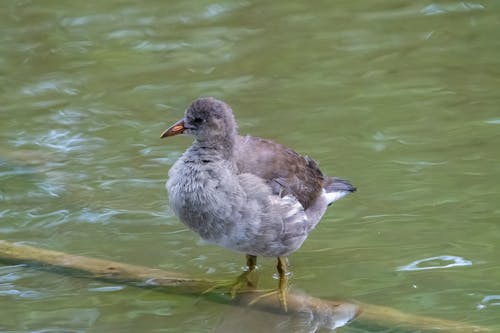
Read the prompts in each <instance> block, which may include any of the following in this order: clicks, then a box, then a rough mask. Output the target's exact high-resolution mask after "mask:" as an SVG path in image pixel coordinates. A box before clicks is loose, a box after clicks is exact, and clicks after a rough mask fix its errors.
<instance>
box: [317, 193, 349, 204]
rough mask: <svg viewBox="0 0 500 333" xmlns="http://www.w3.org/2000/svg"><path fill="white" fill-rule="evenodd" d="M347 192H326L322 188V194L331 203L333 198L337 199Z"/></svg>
mask: <svg viewBox="0 0 500 333" xmlns="http://www.w3.org/2000/svg"><path fill="white" fill-rule="evenodd" d="M347 194H349V191H335V192H326V191H325V190H323V194H322V196H324V197H325V199H326V201H327V202H328V203H329V204H331V203H332V202H334V201H335V200H338V199H340V198H342V197H344V196H346V195H347Z"/></svg>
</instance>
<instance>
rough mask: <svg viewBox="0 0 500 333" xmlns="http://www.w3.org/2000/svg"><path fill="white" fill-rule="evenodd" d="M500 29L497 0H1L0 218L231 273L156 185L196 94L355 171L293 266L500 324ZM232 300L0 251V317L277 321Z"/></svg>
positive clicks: (334, 285)
mask: <svg viewBox="0 0 500 333" xmlns="http://www.w3.org/2000/svg"><path fill="white" fill-rule="evenodd" d="M499 29H500V5H499V4H498V3H497V2H494V1H490V2H459V1H439V2H434V3H433V2H430V1H420V2H407V3H405V2H394V1H388V0H380V1H371V0H370V1H368V0H365V1H355V2H354V1H353V2H351V1H335V2H333V1H318V2H314V3H306V2H303V3H300V2H289V1H273V2H265V1H234V2H232V1H220V2H210V1H196V2H195V1H182V2H172V1H150V2H135V1H127V0H125V1H109V2H103V1H95V0H89V1H85V2H62V1H38V2H35V1H8V0H4V1H2V2H1V3H0V32H1V34H0V137H1V146H0V239H4V240H8V241H11V242H21V243H25V244H29V245H33V246H38V247H43V248H47V249H53V250H60V251H64V252H68V253H73V254H80V255H86V256H93V257H99V258H105V259H111V260H116V261H121V262H127V263H133V264H140V265H145V266H150V267H159V268H164V269H171V270H179V271H182V272H186V273H189V274H193V275H197V276H206V277H209V278H214V279H215V278H230V277H232V276H235V275H237V274H239V273H240V272H241V269H242V266H243V263H244V258H243V256H242V255H240V254H236V253H231V252H229V251H227V250H224V249H221V248H218V247H215V246H212V245H207V244H203V243H202V242H200V241H199V239H198V237H197V236H196V235H195V234H193V233H192V232H190V231H188V230H186V228H185V227H183V225H181V224H180V222H179V221H178V220H177V218H175V217H174V216H173V214H172V212H171V211H170V209H169V207H168V201H167V195H166V191H165V189H164V182H165V179H166V174H167V171H168V169H169V167H170V166H171V165H172V163H173V162H174V161H175V160H176V158H177V157H178V156H179V155H180V154H181V152H182V151H183V150H184V149H185V148H186V147H187V146H188V145H189V144H190V139H189V138H188V137H175V138H171V139H169V140H167V141H162V140H159V134H160V133H161V131H162V130H163V129H165V127H166V126H167V125H169V124H170V123H172V122H173V121H175V120H177V119H178V118H179V117H180V116H181V114H182V112H183V109H184V108H185V107H186V106H187V105H188V104H189V103H190V101H191V100H193V99H194V98H196V97H198V96H201V95H203V96H207V95H211V96H215V97H217V98H221V99H223V100H225V101H227V102H228V103H229V104H230V105H231V106H232V107H233V109H234V111H235V114H236V117H237V120H238V123H239V131H240V132H241V133H243V134H246V133H251V134H253V135H257V136H262V137H267V138H271V139H273V140H275V141H278V142H280V143H283V144H286V145H288V146H291V147H293V148H294V149H295V150H297V151H298V152H300V153H303V154H307V155H309V156H311V157H312V158H314V159H316V160H317V161H319V163H320V165H321V167H322V169H323V170H324V172H325V173H327V174H330V175H337V176H341V177H343V178H346V179H349V180H350V181H351V182H353V183H354V184H355V185H356V186H357V187H358V192H357V193H356V194H355V195H352V196H349V197H346V198H344V199H342V200H340V201H339V202H337V203H335V205H334V206H333V207H332V208H330V209H329V211H328V213H327V214H326V215H325V217H324V218H323V220H322V222H321V223H320V224H319V225H318V227H317V229H316V230H315V231H313V232H312V233H311V234H310V236H309V239H308V240H307V241H306V242H305V244H304V245H303V247H302V248H301V249H300V250H299V251H297V252H296V253H294V254H293V255H292V256H291V258H290V260H291V264H292V267H291V269H292V271H293V288H295V289H296V290H300V291H302V292H305V293H308V294H310V295H314V296H317V297H322V298H332V299H339V298H342V299H345V298H348V299H356V300H360V301H363V302H367V303H374V304H380V305H385V306H390V307H394V308H397V309H399V310H402V311H404V312H408V313H413V314H420V315H428V316H435V317H440V318H446V319H450V320H456V321H460V322H466V323H471V324H478V325H484V326H489V327H492V328H493V329H494V330H500V319H499V318H500V259H499V254H500V245H499V244H500V241H499V240H500V225H499V223H500V208H499V203H500V156H499V155H500V154H499V151H500V150H499V145H500V109H499V105H500V56H499V54H500V39H499V38H498V32H499V31H500V30H499ZM443 256H450V257H443ZM435 257H438V258H437V259H433V258H435ZM445 259H446V260H445ZM448 259H452V260H448ZM418 261H423V262H420V263H418ZM412 263H413V264H414V265H413V266H412ZM453 263H455V264H456V265H455V266H453V265H451V267H448V265H449V264H453ZM274 265H275V262H274V260H272V259H266V260H261V261H260V275H261V282H262V284H263V285H264V286H267V287H272V286H274V285H275V284H276V281H275V280H273V278H272V275H273V273H274ZM401 267H403V268H401ZM424 268H426V269H424ZM246 315H248V314H247V313H242V312H238V311H235V310H234V309H232V308H231V307H228V306H224V305H221V304H213V303H210V302H209V301H207V300H203V299H198V298H193V297H184V296H179V295H169V294H165V293H159V292H155V291H151V290H143V289H138V288H134V287H130V286H116V285H110V284H106V283H104V282H98V281H92V280H85V279H79V278H76V277H68V276H63V275H57V274H53V273H49V272H43V271H39V270H36V269H33V268H27V267H21V266H7V265H2V266H0V331H2V332H186V331H187V332H226V331H231V330H232V329H231V328H228V327H232V326H231V321H234V322H236V323H240V321H239V320H241V324H237V325H236V326H234V323H233V327H238V328H239V330H240V332H243V331H249V332H262V331H268V330H269V329H270V327H275V326H276V327H278V328H276V329H273V330H276V331H279V327H281V328H286V325H284V324H283V325H281V323H278V324H276V323H275V322H272V321H271V322H266V321H265V320H264V319H263V318H261V317H260V316H263V314H260V313H253V314H252V315H251V317H250V319H249V318H247V317H245V316H246ZM281 320H283V319H281ZM228 322H229V324H228ZM264 323H265V325H268V326H265V327H263V325H264ZM238 325H240V326H238ZM269 325H271V326H269ZM273 325H274V326H273ZM280 325H281V326H280ZM293 330H295V331H304V332H307V328H294V329H293ZM282 331H290V329H289V328H287V330H285V329H282ZM375 331H377V330H376V329H375V328H370V327H366V326H363V325H359V324H356V323H354V324H352V325H351V326H348V327H344V328H341V329H339V332H375ZM384 332H400V330H399V329H398V328H391V327H388V328H386V330H385V331H384Z"/></svg>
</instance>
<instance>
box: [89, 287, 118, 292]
mask: <svg viewBox="0 0 500 333" xmlns="http://www.w3.org/2000/svg"><path fill="white" fill-rule="evenodd" d="M123 289H125V287H124V286H107V287H97V288H89V291H95V292H100V293H103V292H104V293H109V292H113V291H120V290H123Z"/></svg>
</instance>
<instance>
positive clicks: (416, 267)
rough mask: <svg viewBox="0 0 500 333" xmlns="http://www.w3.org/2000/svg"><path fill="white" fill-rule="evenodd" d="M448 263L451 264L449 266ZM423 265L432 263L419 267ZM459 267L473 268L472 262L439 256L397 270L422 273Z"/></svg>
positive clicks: (454, 257) (417, 261) (459, 258)
mask: <svg viewBox="0 0 500 333" xmlns="http://www.w3.org/2000/svg"><path fill="white" fill-rule="evenodd" d="M436 262H441V264H436ZM447 262H449V263H448V264H447ZM423 263H432V264H433V265H430V266H419V265H420V264H423ZM459 266H472V261H470V260H467V259H464V258H461V257H457V256H449V255H443V256H437V257H432V258H425V259H420V260H416V261H414V262H411V263H409V264H408V265H405V266H400V267H398V268H397V269H396V270H397V271H422V270H426V269H441V268H450V267H459Z"/></svg>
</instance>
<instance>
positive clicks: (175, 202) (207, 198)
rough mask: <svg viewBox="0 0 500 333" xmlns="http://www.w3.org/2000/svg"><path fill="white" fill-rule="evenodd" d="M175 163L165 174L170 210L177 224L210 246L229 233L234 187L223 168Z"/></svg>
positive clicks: (234, 196) (222, 166) (214, 163)
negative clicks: (185, 226)
mask: <svg viewBox="0 0 500 333" xmlns="http://www.w3.org/2000/svg"><path fill="white" fill-rule="evenodd" d="M216 163H217V162H212V163H207V164H203V163H192V162H189V161H188V162H186V161H182V160H179V161H178V162H176V163H175V164H174V166H173V167H172V168H171V169H170V171H169V178H168V181H167V184H166V185H167V186H166V187H167V191H168V193H169V201H170V206H171V208H172V210H173V211H174V213H175V214H176V215H177V216H178V217H179V218H180V220H181V221H182V222H183V223H184V224H185V225H187V226H188V227H189V228H190V229H192V230H194V231H195V232H197V233H198V234H199V235H200V236H201V237H202V238H203V239H205V240H207V241H211V242H217V240H218V239H219V238H220V237H222V236H223V235H227V234H228V233H230V231H231V230H230V229H231V228H232V225H231V223H228V221H229V217H230V216H231V214H232V212H233V204H232V203H234V201H235V200H237V198H236V195H235V193H236V191H235V189H236V188H237V186H238V184H237V183H236V182H235V180H234V179H233V178H234V177H232V176H231V173H230V172H229V170H228V167H227V166H226V165H224V164H223V163H222V164H217V165H216Z"/></svg>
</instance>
